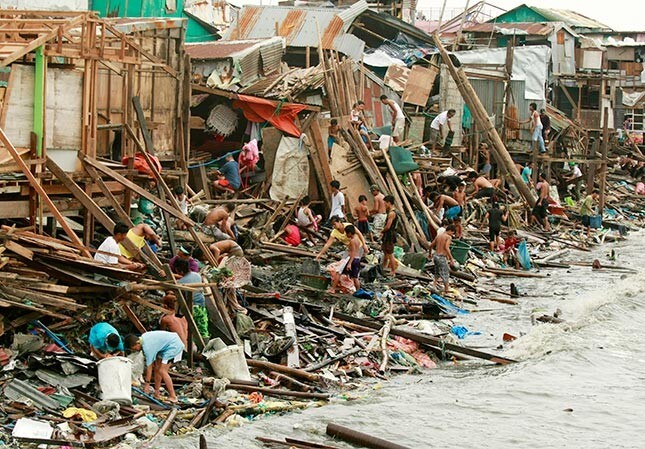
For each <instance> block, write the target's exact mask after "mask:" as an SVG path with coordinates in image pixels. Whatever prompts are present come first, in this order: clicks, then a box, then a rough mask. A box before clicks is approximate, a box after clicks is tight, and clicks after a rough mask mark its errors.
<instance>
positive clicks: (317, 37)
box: [224, 0, 368, 59]
mask: <svg viewBox="0 0 645 449" xmlns="http://www.w3.org/2000/svg"><path fill="white" fill-rule="evenodd" d="M367 8H368V6H367V2H365V0H360V1H358V2H357V3H354V4H353V5H352V6H350V7H349V8H347V9H337V8H297V7H287V6H244V7H243V8H242V9H241V10H240V11H239V13H238V14H236V15H234V16H233V22H232V23H231V26H230V28H229V29H228V31H227V33H226V35H225V36H224V39H225V40H233V39H238V40H239V39H266V38H269V37H273V36H276V35H277V36H282V37H284V38H285V40H286V44H287V46H291V47H318V46H320V44H321V43H322V47H323V48H332V49H336V50H339V51H340V50H341V48H340V47H342V50H343V51H344V52H345V53H346V54H348V55H349V56H352V57H354V58H356V59H360V57H361V55H362V53H363V48H364V43H363V45H361V44H360V42H356V44H358V45H357V46H356V47H354V46H348V45H343V43H344V41H343V39H342V37H343V36H344V35H345V34H346V33H347V32H348V30H349V27H350V26H351V24H352V22H353V21H354V20H355V19H356V17H358V15H359V14H361V13H363V12H365V11H366V10H367ZM347 52H350V53H347Z"/></svg>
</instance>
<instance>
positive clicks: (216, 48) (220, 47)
mask: <svg viewBox="0 0 645 449" xmlns="http://www.w3.org/2000/svg"><path fill="white" fill-rule="evenodd" d="M264 42H266V39H248V40H243V41H217V42H207V43H203V44H188V45H186V53H187V54H188V56H190V58H191V59H223V58H229V57H232V56H234V55H236V54H238V53H241V52H243V51H245V50H249V49H251V48H253V47H255V46H257V45H258V44H262V43H264Z"/></svg>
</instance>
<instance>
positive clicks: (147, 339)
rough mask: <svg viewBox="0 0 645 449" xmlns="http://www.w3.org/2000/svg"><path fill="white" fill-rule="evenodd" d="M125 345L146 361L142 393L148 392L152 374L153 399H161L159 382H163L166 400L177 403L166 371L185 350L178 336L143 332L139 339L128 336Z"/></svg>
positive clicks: (134, 336) (178, 359) (166, 333)
mask: <svg viewBox="0 0 645 449" xmlns="http://www.w3.org/2000/svg"><path fill="white" fill-rule="evenodd" d="M125 345H126V346H127V347H128V349H129V350H130V351H143V356H144V357H145V360H146V372H145V384H144V386H143V391H144V393H146V394H148V393H149V392H150V380H151V379H152V375H153V373H154V379H155V394H154V397H155V399H157V400H159V399H161V381H162V380H163V382H164V385H165V386H166V390H167V391H168V400H169V401H170V402H174V403H176V402H177V396H176V395H175V388H174V386H173V384H172V379H171V378H170V374H169V373H168V371H169V370H170V366H171V365H172V362H179V361H180V360H181V356H182V353H183V352H184V350H185V349H186V347H185V346H184V343H183V342H182V341H181V338H180V337H179V335H177V334H176V333H174V332H167V331H151V332H145V333H144V334H142V335H141V337H137V336H136V335H128V336H127V337H126V338H125Z"/></svg>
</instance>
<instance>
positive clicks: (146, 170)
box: [121, 153, 161, 176]
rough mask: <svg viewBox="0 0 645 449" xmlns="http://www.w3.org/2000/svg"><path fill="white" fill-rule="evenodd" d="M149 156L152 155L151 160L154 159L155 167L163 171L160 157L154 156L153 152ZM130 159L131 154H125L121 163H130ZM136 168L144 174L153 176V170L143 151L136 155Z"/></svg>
mask: <svg viewBox="0 0 645 449" xmlns="http://www.w3.org/2000/svg"><path fill="white" fill-rule="evenodd" d="M148 157H150V160H152V162H153V164H154V165H155V167H157V171H159V173H161V163H160V162H159V158H158V157H157V156H153V155H152V154H150V155H148ZM129 160H130V157H129V156H123V159H121V163H122V164H123V165H128V161H129ZM134 169H135V170H136V171H138V172H139V173H142V174H144V175H148V176H152V170H151V169H150V166H148V162H147V161H146V160H145V158H144V157H143V155H142V154H141V153H137V154H135V155H134Z"/></svg>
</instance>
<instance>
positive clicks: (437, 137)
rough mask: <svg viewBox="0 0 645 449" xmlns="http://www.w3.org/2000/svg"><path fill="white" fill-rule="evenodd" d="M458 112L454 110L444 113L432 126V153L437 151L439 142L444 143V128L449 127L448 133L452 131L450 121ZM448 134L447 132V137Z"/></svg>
mask: <svg viewBox="0 0 645 449" xmlns="http://www.w3.org/2000/svg"><path fill="white" fill-rule="evenodd" d="M456 112H457V111H455V110H454V109H448V110H447V111H443V112H442V113H440V114H439V115H437V116H436V117H435V118H434V120H433V121H432V123H431V124H430V142H432V151H434V150H435V148H436V146H437V142H438V143H441V142H442V141H443V138H444V132H443V131H444V130H443V128H444V126H447V127H448V132H450V131H452V124H451V122H450V119H451V118H453V117H454V116H455V114H456ZM448 132H446V133H445V135H447V134H448Z"/></svg>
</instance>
